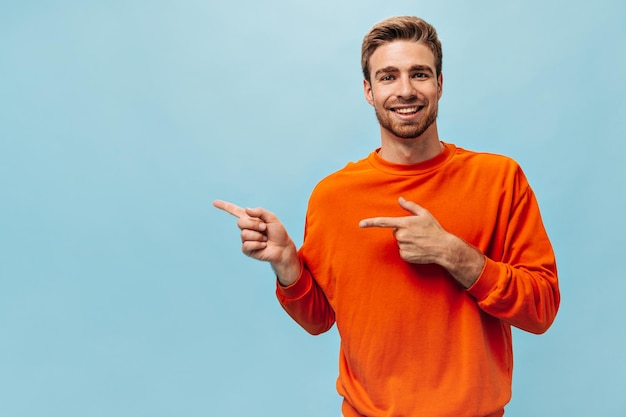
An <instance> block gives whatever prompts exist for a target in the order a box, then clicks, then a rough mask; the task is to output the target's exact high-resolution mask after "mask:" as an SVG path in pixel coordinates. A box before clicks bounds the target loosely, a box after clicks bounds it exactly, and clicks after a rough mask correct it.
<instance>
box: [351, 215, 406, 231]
mask: <svg viewBox="0 0 626 417" xmlns="http://www.w3.org/2000/svg"><path fill="white" fill-rule="evenodd" d="M400 226H401V220H400V219H398V218H397V217H373V218H371V219H363V220H361V221H360V222H359V227H361V228H368V227H382V228H389V229H395V228H396V227H400Z"/></svg>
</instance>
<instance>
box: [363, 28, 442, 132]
mask: <svg viewBox="0 0 626 417" xmlns="http://www.w3.org/2000/svg"><path fill="white" fill-rule="evenodd" d="M369 63H370V65H369V67H370V72H371V73H370V79H371V81H367V80H364V91H365V98H366V99H367V101H368V102H369V103H370V104H371V105H372V106H374V110H375V111H376V117H377V118H378V122H379V123H380V127H381V134H382V139H383V144H384V142H385V141H386V140H403V139H418V138H427V139H428V138H430V139H433V140H436V141H437V142H438V141H439V139H438V136H437V124H436V120H437V110H438V102H439V98H440V97H441V93H442V85H443V77H442V75H441V74H439V76H437V75H436V73H435V57H434V55H433V53H432V52H431V50H430V49H429V48H428V47H427V46H426V45H424V44H422V43H417V42H413V41H405V40H397V41H393V42H389V43H385V44H383V45H381V46H379V47H378V48H377V49H376V50H375V51H374V53H373V54H372V56H371V57H370V60H369Z"/></svg>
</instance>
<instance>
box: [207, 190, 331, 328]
mask: <svg viewBox="0 0 626 417" xmlns="http://www.w3.org/2000/svg"><path fill="white" fill-rule="evenodd" d="M213 205H214V206H215V207H216V208H219V209H221V210H224V211H226V212H227V213H230V214H232V215H233V216H235V217H237V218H238V220H237V226H238V227H239V229H240V230H241V242H242V245H241V250H242V252H243V253H244V254H245V255H247V256H249V257H251V258H253V259H257V260H259V261H265V262H269V263H270V265H271V266H272V269H273V270H274V273H275V274H276V278H277V281H278V282H277V289H276V294H277V297H278V300H279V302H280V304H281V305H282V306H283V308H284V309H285V311H286V312H287V313H288V314H289V315H290V316H291V317H292V318H293V319H294V320H295V321H296V322H298V324H300V325H301V326H302V327H303V328H304V329H305V330H306V331H307V332H309V333H311V334H320V333H323V332H325V331H327V330H328V329H330V328H331V327H332V325H333V323H334V322H335V313H334V311H333V309H332V307H331V306H330V304H329V303H328V301H327V300H326V296H325V295H324V292H323V291H322V289H321V288H319V286H318V285H317V283H316V282H315V280H314V279H313V277H312V276H311V274H310V272H309V271H308V269H306V268H305V267H304V265H303V264H302V261H301V259H300V257H299V256H298V252H297V250H296V245H295V244H294V243H293V241H292V240H291V238H290V237H289V235H288V234H287V230H286V229H285V227H284V226H283V224H282V223H281V222H280V220H278V218H277V217H276V216H275V215H274V214H273V213H271V212H269V211H267V210H265V209H263V208H254V209H250V208H246V209H243V208H241V207H238V206H236V205H235V204H232V203H228V202H226V201H220V200H216V201H214V202H213Z"/></svg>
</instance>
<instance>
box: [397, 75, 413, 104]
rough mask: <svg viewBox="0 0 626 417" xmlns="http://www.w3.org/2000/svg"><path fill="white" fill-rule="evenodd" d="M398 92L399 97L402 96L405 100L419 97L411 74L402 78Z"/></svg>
mask: <svg viewBox="0 0 626 417" xmlns="http://www.w3.org/2000/svg"><path fill="white" fill-rule="evenodd" d="M397 94H398V98H402V99H404V100H414V99H415V98H416V97H417V91H416V90H415V87H414V86H413V83H412V82H411V78H410V77H409V76H406V75H405V76H402V77H401V78H400V82H399V83H398V91H397Z"/></svg>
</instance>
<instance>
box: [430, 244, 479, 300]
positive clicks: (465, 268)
mask: <svg viewBox="0 0 626 417" xmlns="http://www.w3.org/2000/svg"><path fill="white" fill-rule="evenodd" d="M446 248H447V250H446V251H445V255H444V256H443V257H442V259H443V260H442V262H441V263H440V265H441V266H443V267H444V268H445V269H447V270H448V272H449V273H450V275H452V277H454V279H455V280H456V281H457V282H459V284H461V285H462V286H463V287H464V288H466V289H467V288H469V287H471V286H472V285H473V284H474V283H475V282H476V280H477V279H478V277H479V276H480V274H481V272H482V270H483V268H484V266H485V255H484V254H483V253H482V252H481V251H480V250H478V249H477V248H475V247H474V246H472V245H470V244H469V243H467V242H466V241H464V240H463V239H461V238H460V237H458V236H455V235H452V234H450V235H449V241H448V242H447V244H446Z"/></svg>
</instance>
